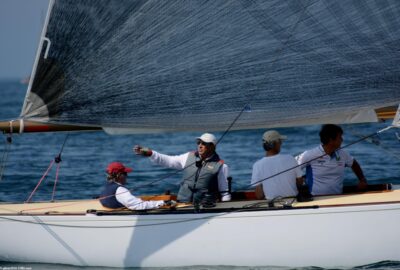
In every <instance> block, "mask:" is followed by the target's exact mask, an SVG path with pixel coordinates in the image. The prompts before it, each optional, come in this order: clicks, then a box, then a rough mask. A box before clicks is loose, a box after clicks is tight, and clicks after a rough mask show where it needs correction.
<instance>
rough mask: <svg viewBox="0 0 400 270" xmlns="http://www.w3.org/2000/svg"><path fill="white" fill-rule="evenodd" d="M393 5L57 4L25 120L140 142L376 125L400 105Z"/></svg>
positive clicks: (398, 23) (181, 0)
mask: <svg viewBox="0 0 400 270" xmlns="http://www.w3.org/2000/svg"><path fill="white" fill-rule="evenodd" d="M399 7H400V3H398V1H395V0H389V1H384V2H383V1H380V2H376V1H362V2H359V1H340V2H336V1H334V2H332V1H288V2H282V1H190V0H189V1H186V0H171V1H165V2H164V1H134V2H132V1H116V0H112V1H105V0H101V1H71V0H65V1H54V4H53V6H52V10H51V14H50V17H49V21H48V24H47V27H46V29H45V30H44V32H45V33H46V37H47V38H49V39H50V41H51V48H50V50H49V53H48V57H47V59H44V58H43V55H44V53H45V49H46V48H42V49H41V51H40V53H39V60H38V61H37V67H36V74H35V76H34V79H33V82H32V87H31V91H30V92H28V95H27V97H26V100H25V106H24V109H23V112H22V114H21V117H22V118H24V119H27V120H35V121H40V122H49V123H53V124H57V123H63V124H72V125H89V126H102V127H104V128H106V129H109V128H114V129H116V130H117V129H121V130H124V129H131V130H137V131H140V132H141V131H143V130H149V131H163V130H164V131H180V130H185V131H186V130H224V129H226V128H227V127H228V126H229V125H230V124H231V123H232V121H234V119H235V118H236V117H237V116H238V115H239V114H240V112H241V110H242V109H243V107H244V106H245V105H246V104H251V107H252V112H251V113H244V114H243V115H241V116H240V119H239V120H238V121H237V122H236V123H235V125H234V127H233V129H251V128H265V127H282V126H293V125H306V124H320V123H327V122H334V123H355V122H366V121H376V120H377V117H376V115H374V112H373V110H375V109H377V108H381V107H385V106H392V105H396V104H398V103H399V101H400V91H399V89H398V85H399V80H400V77H399V75H398V74H400V72H399V71H400V63H399V62H400V60H399V59H400V55H399V54H400V50H399V46H400V45H399V44H400V43H399V37H400V20H399V19H398V18H397V16H396V14H395V12H394V10H398V9H399Z"/></svg>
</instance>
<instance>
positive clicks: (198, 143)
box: [197, 140, 212, 146]
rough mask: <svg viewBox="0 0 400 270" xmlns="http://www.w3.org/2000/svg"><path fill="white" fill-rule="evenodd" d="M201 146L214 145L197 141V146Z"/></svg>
mask: <svg viewBox="0 0 400 270" xmlns="http://www.w3.org/2000/svg"><path fill="white" fill-rule="evenodd" d="M200 144H202V145H204V146H211V145H212V143H206V142H203V141H202V140H197V145H200Z"/></svg>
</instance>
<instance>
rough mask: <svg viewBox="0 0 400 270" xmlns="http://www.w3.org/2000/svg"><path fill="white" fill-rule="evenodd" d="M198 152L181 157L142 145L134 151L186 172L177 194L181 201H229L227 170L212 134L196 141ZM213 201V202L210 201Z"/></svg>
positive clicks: (206, 134)
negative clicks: (204, 199)
mask: <svg viewBox="0 0 400 270" xmlns="http://www.w3.org/2000/svg"><path fill="white" fill-rule="evenodd" d="M196 142H197V151H193V152H187V153H185V154H181V155H178V156H169V155H165V154H161V153H158V152H156V151H154V150H151V149H149V148H146V147H142V146H140V145H136V146H135V147H134V148H133V150H134V152H135V153H136V154H137V155H142V156H147V157H149V158H150V160H151V161H152V162H154V163H156V164H158V165H161V166H163V167H167V168H172V169H177V170H183V180H182V183H181V186H180V188H179V192H178V201H180V202H194V199H195V198H197V199H200V198H204V197H207V198H208V200H211V201H213V202H215V201H216V200H218V199H220V200H221V201H230V200H231V195H230V194H229V190H228V180H227V177H228V175H229V170H228V166H227V165H226V164H224V162H223V160H221V159H220V158H219V156H218V154H217V153H216V151H215V148H216V145H217V139H216V138H215V136H214V135H213V134H211V133H204V134H203V135H201V136H200V137H197V138H196ZM210 198H211V199H210Z"/></svg>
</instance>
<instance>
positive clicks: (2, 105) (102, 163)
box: [0, 81, 400, 269]
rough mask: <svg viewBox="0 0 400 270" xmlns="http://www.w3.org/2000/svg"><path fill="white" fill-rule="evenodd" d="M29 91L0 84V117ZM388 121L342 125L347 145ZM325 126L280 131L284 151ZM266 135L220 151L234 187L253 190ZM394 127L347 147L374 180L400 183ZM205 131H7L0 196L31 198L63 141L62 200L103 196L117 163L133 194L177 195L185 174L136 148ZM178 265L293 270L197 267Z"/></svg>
mask: <svg viewBox="0 0 400 270" xmlns="http://www.w3.org/2000/svg"><path fill="white" fill-rule="evenodd" d="M25 91H26V85H22V84H20V83H19V82H18V81H0V95H1V99H0V120H11V119H16V118H17V117H18V115H19V113H20V110H21V107H22V103H23V99H24V96H25ZM388 125H390V122H384V123H373V124H354V125H343V126H342V127H343V129H344V132H345V134H344V143H343V145H346V144H350V143H352V142H354V141H356V140H358V139H359V138H360V137H362V136H366V135H370V134H372V133H374V132H376V131H378V130H381V129H383V128H385V127H387V126H388ZM319 129H320V126H305V127H296V128H280V129H278V130H279V132H281V133H282V134H285V135H287V136H288V139H287V140H286V141H285V142H284V144H283V148H282V152H283V153H288V154H292V155H297V154H299V153H301V152H302V151H304V150H306V149H309V148H312V147H315V146H317V145H318V144H319V136H318V132H319ZM205 132H206V130H205ZM263 132H264V130H246V131H231V132H228V133H227V134H226V135H225V136H224V137H223V139H222V141H221V142H220V144H219V145H218V149H217V151H218V153H219V154H220V156H221V158H222V159H224V161H225V163H226V164H228V165H229V168H230V174H231V176H232V177H233V186H232V189H233V190H243V189H249V188H250V187H249V183H250V177H251V169H252V164H253V163H254V162H255V161H256V160H257V159H260V158H261V157H262V156H263V155H264V153H263V149H262V147H261V136H262V134H263ZM396 132H399V133H400V131H398V130H395V129H392V130H389V131H387V132H384V133H382V134H380V135H379V137H376V136H375V137H373V138H370V139H368V140H365V141H362V142H360V143H357V144H354V145H352V146H350V147H348V148H347V150H348V151H349V152H350V153H351V154H352V155H353V156H354V157H355V158H356V159H357V160H358V162H359V163H360V164H361V166H362V168H363V171H364V174H365V175H366V177H367V179H368V181H369V182H370V183H392V184H400V140H399V137H398V134H397V133H396ZM222 134H223V132H217V133H215V135H216V136H217V137H220V136H221V135H222ZM199 135H201V134H199V133H195V132H185V133H182V132H181V133H162V134H161V133H160V134H145V135H143V134H142V135H118V136H111V135H108V134H106V133H104V132H85V133H78V132H74V133H38V134H22V135H19V134H17V135H13V136H12V138H11V139H12V143H11V144H8V143H7V140H6V139H7V137H6V136H5V135H3V136H2V138H1V142H0V157H1V159H0V162H1V164H0V166H1V167H3V166H4V170H3V176H2V179H1V180H0V201H3V202H9V201H12V202H23V201H25V200H26V199H27V198H28V197H29V195H30V193H31V192H32V191H33V189H34V188H35V186H36V185H37V183H38V181H39V180H40V179H41V177H42V176H43V174H44V173H45V172H46V170H47V169H48V167H49V164H50V162H51V161H52V160H53V159H54V157H55V156H57V155H58V154H59V152H60V150H61V147H62V145H63V143H65V146H64V148H63V151H62V153H61V157H62V162H61V164H60V171H59V177H58V183H57V191H56V194H55V199H56V200H58V199H90V198H93V197H96V196H98V194H99V192H100V191H101V188H102V186H103V184H104V183H105V176H106V174H105V168H106V166H107V164H108V163H109V162H112V161H121V162H123V163H125V164H126V165H127V166H131V167H133V169H134V171H133V173H131V174H130V176H129V178H128V184H127V186H128V187H129V188H131V189H132V190H133V193H134V194H136V195H139V194H160V193H164V192H166V191H171V192H172V193H175V192H176V191H177V189H178V185H179V182H180V178H181V173H176V172H174V171H172V170H168V169H164V168H160V167H158V166H154V165H152V164H151V162H150V161H149V160H147V159H146V158H143V157H139V156H136V155H135V154H134V153H133V151H132V148H133V146H134V145H135V144H141V145H143V146H148V147H150V148H152V149H155V150H157V151H159V152H161V153H166V154H171V155H174V154H181V153H184V152H187V151H191V150H195V149H196V144H195V138H196V137H197V136H199ZM55 174H56V166H53V167H52V168H51V169H50V170H49V174H48V176H47V177H46V178H45V179H44V180H43V182H42V184H41V185H40V187H39V188H38V190H37V192H36V193H35V195H34V196H33V198H32V200H33V201H42V200H50V199H51V196H52V190H53V185H54V180H55ZM354 183H356V178H355V176H354V175H353V173H352V172H351V170H348V171H347V173H346V184H354ZM377 230H379V228H377ZM372 244H373V243H372ZM355 252H357V251H355ZM7 267H8V268H9V269H24V267H25V268H26V269H29V268H31V269H88V268H87V267H73V266H63V265H47V264H25V263H5V262H0V269H7ZM13 267H14V268H13ZM18 267H19V268H18ZM90 269H92V268H90ZM93 269H94V268H93ZM96 269H98V268H96ZM104 269H105V268H104ZM180 269H288V268H276V267H271V266H266V267H245V266H244V267H220V266H213V267H208V266H204V267H203V266H198V267H186V268H180ZM302 269H316V268H313V267H310V268H302ZM356 269H400V263H398V262H379V263H376V264H373V265H367V266H360V267H358V268H356Z"/></svg>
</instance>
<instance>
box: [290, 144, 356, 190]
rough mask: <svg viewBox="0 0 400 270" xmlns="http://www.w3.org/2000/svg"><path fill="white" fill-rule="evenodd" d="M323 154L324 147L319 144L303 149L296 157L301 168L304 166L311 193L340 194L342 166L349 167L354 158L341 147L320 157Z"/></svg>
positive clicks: (342, 178) (342, 174)
mask: <svg viewBox="0 0 400 270" xmlns="http://www.w3.org/2000/svg"><path fill="white" fill-rule="evenodd" d="M324 154H325V151H324V148H322V145H320V146H318V147H316V148H314V149H311V150H307V151H305V152H304V153H302V154H301V155H299V156H297V157H296V159H297V162H298V164H299V165H301V167H302V168H306V182H307V184H308V186H309V188H310V191H311V194H313V195H328V194H341V193H342V192H343V180H344V168H345V167H351V166H352V165H353V161H354V158H353V157H352V156H351V155H350V154H349V153H347V152H346V151H345V150H343V149H339V150H337V151H335V152H334V153H333V154H332V155H325V156H323V157H321V156H322V155H324ZM317 157H318V158H317ZM316 158H317V159H316ZM310 160H311V161H310Z"/></svg>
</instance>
